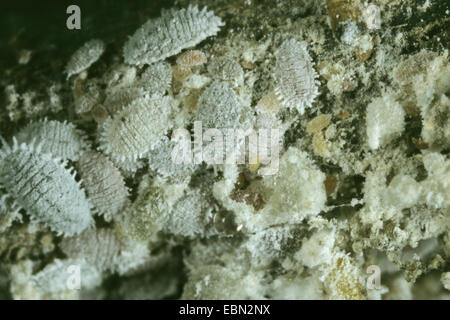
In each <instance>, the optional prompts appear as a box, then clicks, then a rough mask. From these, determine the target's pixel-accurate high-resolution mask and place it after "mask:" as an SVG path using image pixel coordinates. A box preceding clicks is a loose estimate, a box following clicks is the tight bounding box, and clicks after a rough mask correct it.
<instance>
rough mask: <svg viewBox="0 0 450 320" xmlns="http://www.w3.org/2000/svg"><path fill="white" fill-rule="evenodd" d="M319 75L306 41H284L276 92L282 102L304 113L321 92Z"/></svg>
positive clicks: (278, 61) (278, 67) (276, 68)
mask: <svg viewBox="0 0 450 320" xmlns="http://www.w3.org/2000/svg"><path fill="white" fill-rule="evenodd" d="M317 77H318V75H317V73H316V71H315V70H314V63H313V61H312V59H311V57H310V55H309V53H308V51H307V48H306V43H304V42H302V43H299V42H297V41H296V40H294V39H291V40H287V41H285V42H283V44H282V45H281V48H280V50H279V53H278V56H277V61H276V65H275V79H276V82H277V85H276V87H275V93H276V94H277V96H278V99H280V101H281V102H282V104H283V105H284V106H287V107H289V108H292V109H297V110H298V112H300V114H303V113H304V112H305V109H306V108H309V107H311V105H312V103H313V102H314V99H315V98H316V97H317V96H318V94H319V90H318V87H317V86H318V85H319V82H318V81H317V80H316V79H317Z"/></svg>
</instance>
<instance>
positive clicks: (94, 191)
mask: <svg viewBox="0 0 450 320" xmlns="http://www.w3.org/2000/svg"><path fill="white" fill-rule="evenodd" d="M78 168H79V170H78V172H79V173H80V175H81V178H82V179H83V186H84V187H85V189H86V193H87V195H88V198H89V201H91V203H92V204H93V205H94V206H95V208H96V209H97V210H98V212H99V213H100V214H101V215H103V216H104V217H105V220H107V221H110V220H111V219H112V217H113V216H114V215H116V214H117V213H118V212H119V211H120V210H121V209H122V208H123V207H124V205H125V204H126V202H127V196H128V189H127V187H126V186H125V182H124V180H123V177H122V175H121V174H120V172H119V170H118V169H117V168H116V167H115V166H114V165H113V163H112V162H111V161H110V160H109V159H108V158H107V157H106V156H104V155H103V154H101V153H99V152H95V151H88V152H85V153H84V154H83V155H82V156H81V158H80V161H79V162H78Z"/></svg>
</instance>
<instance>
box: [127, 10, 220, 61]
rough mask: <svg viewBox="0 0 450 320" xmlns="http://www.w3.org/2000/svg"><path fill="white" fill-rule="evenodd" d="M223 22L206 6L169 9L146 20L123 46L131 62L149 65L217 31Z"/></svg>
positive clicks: (193, 44)
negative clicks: (154, 17)
mask: <svg viewBox="0 0 450 320" xmlns="http://www.w3.org/2000/svg"><path fill="white" fill-rule="evenodd" d="M223 25H224V23H223V22H222V20H221V19H220V18H219V17H217V16H215V15H214V13H213V12H212V11H207V9H206V7H205V8H203V9H202V10H199V9H198V7H197V6H189V7H188V8H187V9H181V10H173V9H171V10H167V11H163V12H162V13H161V17H159V18H157V19H152V20H149V21H147V22H146V23H145V24H144V25H143V26H142V27H140V28H139V29H138V30H137V31H136V32H135V33H134V35H133V36H131V37H130V39H129V40H128V41H127V42H126V43H125V45H124V49H123V52H124V58H125V62H126V63H128V64H135V65H138V64H150V63H153V62H156V61H159V60H163V59H165V58H167V57H170V56H173V55H175V54H177V53H179V52H181V50H183V49H185V48H188V47H192V46H195V45H197V44H198V43H200V42H201V41H203V40H204V39H206V38H208V37H210V36H213V35H215V34H217V32H218V31H219V29H220V27H221V26H223Z"/></svg>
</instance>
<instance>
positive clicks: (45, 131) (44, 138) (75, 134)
mask: <svg viewBox="0 0 450 320" xmlns="http://www.w3.org/2000/svg"><path fill="white" fill-rule="evenodd" d="M16 138H17V141H18V142H19V143H22V142H25V143H27V144H30V143H32V142H33V141H39V142H40V143H42V145H41V149H42V152H44V153H50V154H51V155H52V156H53V157H54V158H60V159H63V160H67V159H68V160H72V161H77V160H78V158H79V156H80V153H81V152H82V150H83V149H85V148H86V147H87V142H86V139H85V137H84V136H83V133H82V132H81V131H80V130H78V129H77V128H76V127H75V126H74V125H73V124H71V123H68V122H66V121H64V122H59V121H55V120H50V121H48V120H47V119H45V120H43V121H38V122H32V123H30V124H29V125H28V126H26V127H25V128H23V129H22V130H21V131H20V132H19V133H18V134H17V137H16Z"/></svg>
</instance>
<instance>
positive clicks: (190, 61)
mask: <svg viewBox="0 0 450 320" xmlns="http://www.w3.org/2000/svg"><path fill="white" fill-rule="evenodd" d="M206 61H208V59H207V58H206V55H205V54H204V53H203V51H200V50H188V51H185V52H183V53H182V54H180V55H179V56H178V57H177V65H179V66H180V67H184V68H190V67H195V66H200V65H202V64H205V63H206Z"/></svg>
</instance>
